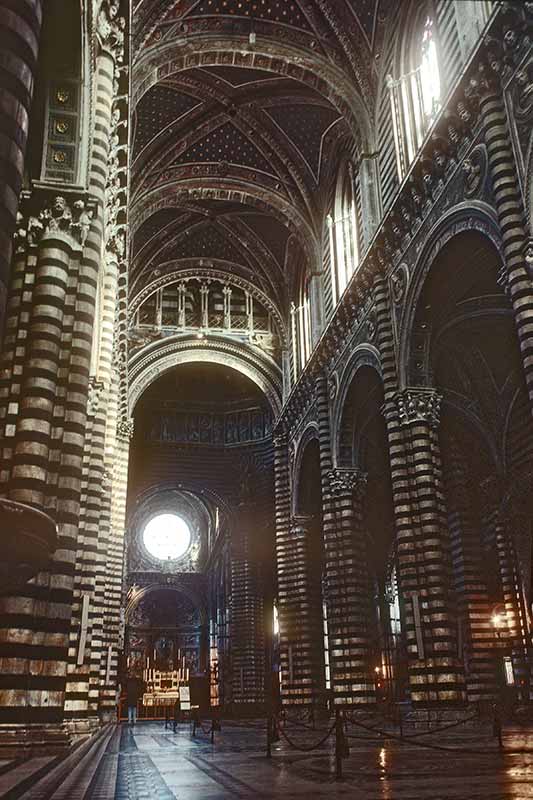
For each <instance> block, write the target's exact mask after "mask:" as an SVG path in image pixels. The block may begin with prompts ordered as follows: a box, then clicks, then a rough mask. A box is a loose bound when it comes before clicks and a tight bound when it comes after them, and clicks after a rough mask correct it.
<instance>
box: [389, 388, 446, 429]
mask: <svg viewBox="0 0 533 800" xmlns="http://www.w3.org/2000/svg"><path fill="white" fill-rule="evenodd" d="M395 399H396V404H397V407H398V414H399V416H400V422H401V423H402V424H403V425H410V424H411V423H413V422H425V423H427V424H429V425H430V427H432V428H436V427H437V426H438V424H439V422H440V404H441V401H442V396H441V395H440V394H438V392H436V391H435V389H422V388H411V389H405V390H404V391H403V392H398V394H397V395H396V398H395Z"/></svg>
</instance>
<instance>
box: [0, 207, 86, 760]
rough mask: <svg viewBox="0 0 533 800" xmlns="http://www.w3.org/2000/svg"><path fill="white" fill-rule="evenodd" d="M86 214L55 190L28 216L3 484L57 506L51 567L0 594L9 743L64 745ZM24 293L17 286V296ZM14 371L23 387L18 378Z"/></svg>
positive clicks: (1, 701)
mask: <svg viewBox="0 0 533 800" xmlns="http://www.w3.org/2000/svg"><path fill="white" fill-rule="evenodd" d="M39 196H41V195H39ZM43 196H44V198H45V199H46V197H47V195H46V194H44V195H43ZM34 201H35V202H36V203H37V202H38V197H36V198H34ZM88 221H89V215H88V213H87V212H86V208H85V204H84V203H83V201H81V200H76V201H74V202H72V201H71V202H70V204H69V203H67V201H66V200H65V198H64V197H61V196H56V197H55V198H53V200H51V201H49V202H48V203H47V205H46V206H45V208H44V209H43V210H42V211H41V213H40V214H39V217H38V218H36V219H34V220H33V222H32V223H31V227H32V228H33V229H34V231H37V232H38V237H37V238H38V240H39V244H38V245H37V243H36V241H37V239H34V238H32V240H31V242H28V243H27V244H28V249H27V251H26V258H27V263H28V264H29V265H30V274H31V275H32V280H31V281H30V283H29V284H28V288H27V292H28V294H30V295H31V302H30V304H29V311H28V314H27V322H25V321H24V320H25V317H24V318H23V316H22V314H20V315H19V323H20V324H21V325H22V324H23V325H24V331H25V335H24V340H25V349H24V359H23V361H22V363H21V365H20V369H15V368H14V366H13V368H12V369H11V372H10V374H11V379H10V391H11V394H10V402H9V403H8V409H9V408H10V406H12V405H14V404H15V403H16V405H17V408H16V409H15V408H13V409H12V411H13V412H16V414H15V416H14V417H13V421H12V422H10V421H9V417H8V422H7V424H6V425H5V427H4V448H3V449H4V454H5V456H6V460H5V461H4V467H5V476H6V479H7V485H6V490H7V493H8V497H9V500H10V501H11V502H14V503H16V504H17V505H18V506H19V507H20V508H21V509H38V510H39V512H40V513H42V512H43V511H45V512H47V513H48V514H50V515H51V517H52V518H53V519H54V522H56V523H57V529H58V540H57V549H56V551H55V553H54V555H53V558H52V559H51V560H50V561H49V563H48V564H47V567H48V569H47V570H46V571H43V572H40V573H39V574H38V575H37V576H36V577H35V578H34V580H33V581H32V583H30V584H26V585H25V586H24V587H23V588H22V589H20V590H19V591H18V592H17V595H16V596H12V597H9V596H6V595H4V596H3V597H2V598H1V600H0V628H1V632H0V636H1V642H2V643H1V645H0V659H1V670H2V674H3V676H4V683H3V687H2V690H1V691H0V721H1V722H2V727H1V729H0V745H1V746H2V747H3V746H6V744H9V742H10V737H11V736H15V737H16V736H18V735H20V734H19V733H17V731H18V730H20V728H21V727H22V728H24V730H25V733H24V735H25V736H26V737H27V738H28V740H29V741H34V742H39V741H42V740H43V739H44V740H46V741H47V743H48V744H47V746H48V745H50V746H53V744H54V742H55V743H56V744H57V745H63V744H64V735H63V731H62V727H61V722H62V719H63V703H64V690H65V672H66V660H67V647H68V627H69V619H70V613H71V591H72V574H73V569H74V561H75V548H76V533H77V518H78V514H79V489H80V477H81V451H82V442H80V441H79V439H78V438H69V436H68V433H67V431H66V430H65V419H66V417H67V415H68V417H69V418H70V419H71V420H72V422H73V424H74V423H75V424H77V425H79V424H80V421H82V420H80V418H79V416H78V415H77V411H76V409H75V408H74V407H73V406H68V392H67V389H66V384H65V376H66V375H67V374H68V362H69V358H70V352H71V349H72V347H75V346H76V341H75V340H73V339H72V327H71V326H72V318H73V316H74V296H73V293H72V291H71V290H70V287H71V285H73V284H74V285H75V276H76V273H77V270H78V268H79V262H80V257H81V252H82V248H83V245H84V242H85V238H86V233H87V226H88ZM28 230H30V223H28ZM34 253H35V255H34ZM17 274H18V273H17V272H16V271H15V273H14V278H15V283H17V281H18V279H17ZM17 294H18V290H16V287H15V291H14V294H13V295H12V296H13V297H14V296H16V295H17ZM9 352H13V351H12V348H11V345H8V348H7V349H6V354H7V353H9ZM15 353H18V347H16V348H15ZM17 375H18V376H19V380H20V386H19V387H16V386H15V383H14V381H15V376H17ZM66 412H67V413H66ZM8 687H9V688H8ZM43 723H46V724H47V726H48V728H47V730H46V733H43V731H42V730H41V729H40V727H39V726H40V725H41V724H43Z"/></svg>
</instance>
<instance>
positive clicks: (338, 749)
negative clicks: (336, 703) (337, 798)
mask: <svg viewBox="0 0 533 800" xmlns="http://www.w3.org/2000/svg"><path fill="white" fill-rule="evenodd" d="M342 740H343V733H342V719H341V712H340V708H336V709H335V776H336V778H337V780H340V779H341V778H342Z"/></svg>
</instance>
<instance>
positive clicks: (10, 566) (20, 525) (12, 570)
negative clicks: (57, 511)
mask: <svg viewBox="0 0 533 800" xmlns="http://www.w3.org/2000/svg"><path fill="white" fill-rule="evenodd" d="M0 531H2V562H1V564H0V586H1V591H2V593H3V594H5V593H9V592H12V591H13V589H16V588H17V587H19V586H22V585H23V584H25V583H27V581H29V580H30V578H33V577H34V576H35V575H37V573H38V572H41V571H42V570H45V569H47V568H48V566H49V564H50V556H51V555H52V553H53V552H54V550H55V549H56V546H57V528H56V524H55V522H54V520H53V519H52V518H51V517H49V516H48V514H44V513H43V512H42V511H38V510H37V509H36V508H32V507H31V506H28V505H26V504H25V503H18V502H15V501H13V500H6V499H4V498H1V499H0Z"/></svg>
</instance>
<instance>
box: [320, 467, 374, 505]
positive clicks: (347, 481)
mask: <svg viewBox="0 0 533 800" xmlns="http://www.w3.org/2000/svg"><path fill="white" fill-rule="evenodd" d="M328 483H329V490H330V492H331V494H332V495H333V497H339V496H341V495H353V496H354V497H355V498H358V499H361V498H362V497H363V496H364V494H365V492H366V487H367V483H368V474H367V473H366V472H363V470H360V469H342V468H337V469H332V470H331V472H328Z"/></svg>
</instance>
